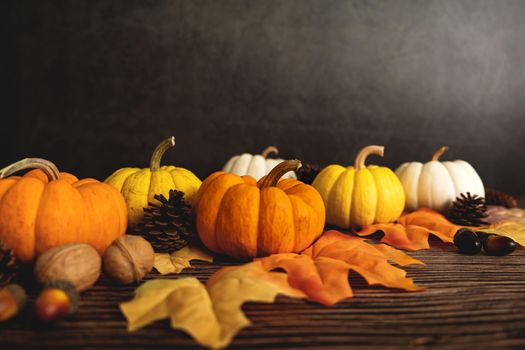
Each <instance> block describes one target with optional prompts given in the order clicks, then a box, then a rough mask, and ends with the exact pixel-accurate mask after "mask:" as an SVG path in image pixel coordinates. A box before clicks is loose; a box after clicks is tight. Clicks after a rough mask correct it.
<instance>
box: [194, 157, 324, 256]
mask: <svg viewBox="0 0 525 350" xmlns="http://www.w3.org/2000/svg"><path fill="white" fill-rule="evenodd" d="M299 165H300V162H299V161H298V160H289V161H284V162H282V163H280V164H279V165H277V166H276V167H275V168H274V169H273V170H272V171H271V172H270V173H269V174H268V175H267V176H266V177H263V178H262V179H260V180H259V182H256V181H255V179H254V178H252V177H251V176H242V177H241V176H238V175H234V174H227V173H224V172H216V173H214V174H212V175H210V176H209V177H208V178H207V179H206V180H205V181H204V182H203V184H202V186H201V188H200V189H199V191H198V192H197V197H196V203H195V215H196V224H197V232H198V234H199V237H200V239H201V240H202V242H203V243H204V245H206V247H208V248H209V249H210V250H212V251H214V252H217V253H220V254H226V255H229V256H232V257H234V258H239V259H246V258H254V257H257V256H266V255H269V254H275V253H290V252H300V251H302V250H303V249H305V248H307V247H308V246H310V244H312V242H313V241H314V240H315V239H316V238H317V237H319V236H320V235H321V233H322V232H323V228H324V223H325V208H324V204H323V200H322V198H321V196H320V195H319V193H318V192H317V191H316V190H315V189H314V188H313V187H312V186H310V185H305V184H304V183H302V182H300V181H297V180H293V179H284V180H281V181H279V179H280V178H281V176H282V175H284V174H285V173H287V172H288V171H294V170H297V168H298V167H299Z"/></svg>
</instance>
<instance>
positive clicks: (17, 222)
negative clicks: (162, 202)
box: [0, 177, 45, 262]
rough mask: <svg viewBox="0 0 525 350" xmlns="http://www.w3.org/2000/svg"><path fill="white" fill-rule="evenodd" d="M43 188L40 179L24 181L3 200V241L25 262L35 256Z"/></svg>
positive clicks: (0, 206)
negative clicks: (37, 218)
mask: <svg viewBox="0 0 525 350" xmlns="http://www.w3.org/2000/svg"><path fill="white" fill-rule="evenodd" d="M3 181H6V180H3ZM44 188H45V184H44V183H43V182H42V181H40V180H38V179H35V178H32V177H26V178H21V179H19V180H17V181H16V183H14V184H13V185H11V186H10V187H9V189H8V190H7V191H6V192H5V193H4V195H3V196H2V199H0V239H1V240H2V241H3V242H4V244H5V245H6V246H7V247H9V248H11V249H13V251H14V252H15V255H16V258H17V259H18V260H20V261H22V262H28V261H31V260H32V259H33V258H34V256H35V250H36V248H35V222H36V217H37V215H38V211H39V207H40V199H41V196H42V193H43V191H44Z"/></svg>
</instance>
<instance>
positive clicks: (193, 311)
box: [120, 261, 304, 349]
mask: <svg viewBox="0 0 525 350" xmlns="http://www.w3.org/2000/svg"><path fill="white" fill-rule="evenodd" d="M278 294H283V295H288V296H290V297H295V298H303V297H304V294H303V293H302V292H300V291H298V290H294V289H292V288H291V287H290V286H289V285H288V282H287V278H286V275H285V274H282V273H276V272H268V271H267V270H265V269H264V268H263V267H262V264H261V262H257V261H256V262H252V263H249V264H246V265H242V266H235V267H228V268H223V269H221V270H220V271H218V272H217V273H216V274H215V275H213V276H212V277H211V278H210V280H209V281H208V283H207V286H204V285H203V284H202V283H200V282H199V281H198V280H197V279H195V278H193V277H191V278H181V279H177V280H151V281H148V282H146V283H145V284H143V285H142V286H140V287H139V288H138V289H137V291H136V295H135V298H134V299H133V300H131V301H129V302H127V303H123V304H121V305H120V308H121V310H122V312H123V313H124V315H125V317H126V319H127V320H128V328H129V330H130V331H133V330H136V329H139V328H141V327H144V326H146V325H147V324H148V323H150V322H153V321H155V320H159V319H164V318H168V317H169V318H170V319H171V326H172V328H175V329H180V330H183V331H185V332H186V333H189V334H190V335H191V336H192V337H193V338H194V339H195V341H197V342H198V343H199V344H201V345H203V346H205V347H209V348H213V349H220V348H224V347H226V346H228V345H229V344H230V343H231V341H232V339H233V337H234V336H235V334H237V332H239V331H240V330H241V329H242V328H244V327H246V326H247V325H249V324H250V321H249V320H248V319H247V318H246V317H245V315H244V313H243V311H242V309H241V307H242V305H243V304H244V303H245V302H247V301H257V302H267V303H271V302H273V301H274V299H275V297H276V295H278Z"/></svg>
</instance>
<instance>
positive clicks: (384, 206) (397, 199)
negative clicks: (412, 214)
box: [369, 167, 405, 223]
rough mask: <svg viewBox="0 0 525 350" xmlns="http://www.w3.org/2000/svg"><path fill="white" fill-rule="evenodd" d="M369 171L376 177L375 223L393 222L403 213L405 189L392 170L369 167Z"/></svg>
mask: <svg viewBox="0 0 525 350" xmlns="http://www.w3.org/2000/svg"><path fill="white" fill-rule="evenodd" d="M369 170H370V172H371V173H372V176H373V177H374V181H375V184H376V189H377V196H378V197H377V207H376V212H375V220H374V222H376V223H378V222H381V223H386V222H392V221H394V220H395V219H397V218H398V217H399V216H400V215H401V213H402V212H403V208H404V203H405V192H404V191H403V187H402V185H401V183H400V182H399V179H398V178H397V176H396V175H395V174H394V173H393V172H392V170H390V169H388V168H384V167H375V168H371V167H369Z"/></svg>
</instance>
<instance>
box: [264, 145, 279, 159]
mask: <svg viewBox="0 0 525 350" xmlns="http://www.w3.org/2000/svg"><path fill="white" fill-rule="evenodd" d="M270 153H275V154H279V149H278V148H277V147H275V146H269V147H266V148H265V149H264V151H262V152H261V156H263V158H266V157H268V155H269V154H270Z"/></svg>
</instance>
